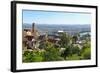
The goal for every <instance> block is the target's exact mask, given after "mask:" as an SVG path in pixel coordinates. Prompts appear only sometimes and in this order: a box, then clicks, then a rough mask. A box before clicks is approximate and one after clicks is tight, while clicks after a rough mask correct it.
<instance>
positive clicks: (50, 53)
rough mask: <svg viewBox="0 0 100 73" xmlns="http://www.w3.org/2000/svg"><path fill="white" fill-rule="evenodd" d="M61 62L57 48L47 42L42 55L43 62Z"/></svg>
mask: <svg viewBox="0 0 100 73" xmlns="http://www.w3.org/2000/svg"><path fill="white" fill-rule="evenodd" d="M59 60H63V58H61V57H60V51H59V48H55V47H54V45H53V44H52V43H50V42H47V47H46V49H45V53H44V61H59Z"/></svg>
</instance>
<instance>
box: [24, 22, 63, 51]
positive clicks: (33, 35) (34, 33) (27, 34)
mask: <svg viewBox="0 0 100 73" xmlns="http://www.w3.org/2000/svg"><path fill="white" fill-rule="evenodd" d="M60 32H63V31H58V33H52V34H48V33H45V34H40V33H39V31H38V30H37V29H36V28H35V23H32V28H31V29H29V28H25V29H23V45H24V46H26V47H27V49H39V48H38V47H39V45H40V44H41V42H45V41H49V42H52V43H55V44H57V43H58V42H59V41H60V38H59V33H60Z"/></svg>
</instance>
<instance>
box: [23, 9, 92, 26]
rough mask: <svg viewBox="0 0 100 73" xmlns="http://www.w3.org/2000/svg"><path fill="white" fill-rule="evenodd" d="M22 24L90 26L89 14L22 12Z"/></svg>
mask: <svg viewBox="0 0 100 73" xmlns="http://www.w3.org/2000/svg"><path fill="white" fill-rule="evenodd" d="M22 17H23V23H28V24H32V23H33V22H34V23H36V24H66V25H67V24H90V23H91V14H90V13H78V12H77V13H73V12H54V11H35V10H23V16H22Z"/></svg>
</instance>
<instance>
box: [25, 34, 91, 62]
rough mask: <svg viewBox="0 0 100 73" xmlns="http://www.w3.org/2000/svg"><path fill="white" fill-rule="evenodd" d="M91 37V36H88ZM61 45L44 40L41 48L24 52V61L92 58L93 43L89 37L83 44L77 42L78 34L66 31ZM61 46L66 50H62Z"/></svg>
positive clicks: (61, 37)
mask: <svg viewBox="0 0 100 73" xmlns="http://www.w3.org/2000/svg"><path fill="white" fill-rule="evenodd" d="M88 37H89V36H88ZM60 39H61V40H60V41H59V42H58V45H60V46H59V47H56V46H55V44H54V43H51V42H49V41H46V42H42V43H41V44H40V46H39V47H40V48H42V49H35V50H31V51H29V50H27V51H24V53H23V62H43V61H61V60H84V59H91V47H90V46H91V45H90V40H88V39H87V38H84V37H83V38H82V39H85V42H84V43H82V44H81V45H79V44H76V41H77V39H78V36H73V37H71V36H69V35H67V34H65V33H62V34H60ZM61 48H64V50H62V51H61Z"/></svg>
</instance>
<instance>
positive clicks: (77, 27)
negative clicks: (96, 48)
mask: <svg viewBox="0 0 100 73" xmlns="http://www.w3.org/2000/svg"><path fill="white" fill-rule="evenodd" d="M22 28H23V29H25V28H30V29H31V28H32V24H27V23H24V24H23V26H22ZM35 28H36V29H37V30H39V31H49V32H56V31H58V30H63V31H74V32H75V31H76V32H87V31H88V32H90V31H91V25H90V24H36V25H35Z"/></svg>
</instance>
